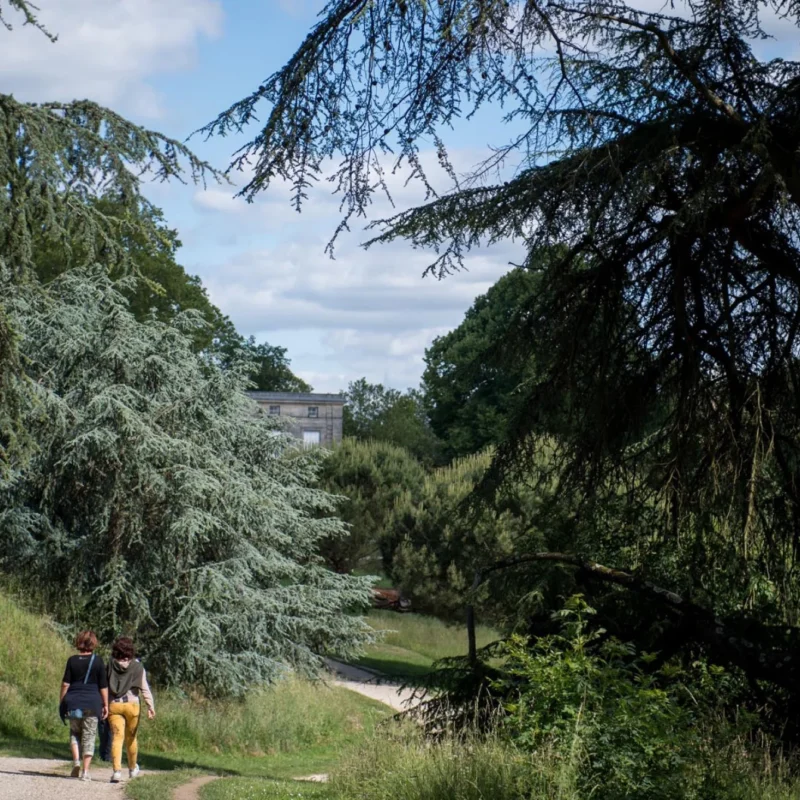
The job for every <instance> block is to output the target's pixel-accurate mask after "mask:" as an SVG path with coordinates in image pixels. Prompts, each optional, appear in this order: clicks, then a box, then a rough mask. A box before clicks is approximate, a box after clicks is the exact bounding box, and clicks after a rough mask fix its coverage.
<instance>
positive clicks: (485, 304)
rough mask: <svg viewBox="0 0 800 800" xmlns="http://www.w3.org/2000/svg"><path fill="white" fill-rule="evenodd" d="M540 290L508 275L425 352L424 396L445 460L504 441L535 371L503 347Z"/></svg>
mask: <svg viewBox="0 0 800 800" xmlns="http://www.w3.org/2000/svg"><path fill="white" fill-rule="evenodd" d="M538 286H539V280H538V277H537V276H536V275H535V274H533V273H531V272H528V271H526V270H522V269H515V270H512V271H511V272H510V273H508V275H504V276H503V277H502V278H500V280H499V281H498V282H497V283H496V284H495V285H494V286H493V287H492V288H491V289H489V291H488V292H487V293H486V294H485V295H481V296H480V297H478V298H477V299H476V300H475V302H474V303H473V304H472V306H471V308H470V309H469V310H468V311H467V314H466V316H465V318H464V321H463V322H462V323H461V324H460V325H459V326H458V327H457V328H456V329H455V330H453V331H451V332H450V333H448V334H445V335H444V336H440V337H438V338H437V339H435V340H434V342H433V344H432V345H431V346H430V347H429V348H428V349H427V350H426V352H425V364H426V368H425V372H424V374H423V376H422V395H423V397H424V402H425V408H426V409H427V412H428V416H429V419H430V424H431V427H432V428H433V430H434V432H435V433H436V435H437V436H438V437H439V439H441V440H442V441H443V442H444V443H445V447H446V452H447V455H448V456H450V457H454V456H464V455H471V454H472V453H477V452H479V451H481V450H483V449H485V448H486V447H488V446H491V445H498V444H501V443H502V442H503V441H504V440H505V438H506V435H507V433H508V424H509V417H510V415H511V414H512V410H513V409H514V408H515V407H516V406H517V405H519V404H521V403H522V399H523V397H524V396H525V385H524V383H525V381H526V379H527V378H529V377H531V376H532V370H533V369H534V365H533V364H532V363H530V362H528V361H526V360H525V358H524V357H523V358H521V359H520V358H515V354H514V353H513V352H507V351H506V350H505V348H504V345H505V342H506V340H507V338H508V332H509V329H511V328H513V327H514V326H515V325H518V324H519V321H518V317H519V315H520V314H521V313H524V311H525V309H526V308H527V306H528V304H529V303H530V301H531V298H532V297H533V296H534V295H535V293H536V291H537V289H538ZM525 355H527V353H526V354H525Z"/></svg>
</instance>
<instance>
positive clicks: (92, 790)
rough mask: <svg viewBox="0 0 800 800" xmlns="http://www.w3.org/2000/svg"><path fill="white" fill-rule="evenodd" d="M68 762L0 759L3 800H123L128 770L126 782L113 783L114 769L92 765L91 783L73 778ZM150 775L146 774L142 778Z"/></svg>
mask: <svg viewBox="0 0 800 800" xmlns="http://www.w3.org/2000/svg"><path fill="white" fill-rule="evenodd" d="M71 766H72V763H71V762H68V761H53V760H51V759H48V758H5V757H3V758H0V800H49V799H50V798H58V800H85V798H91V797H117V798H122V797H123V796H124V795H123V792H124V788H125V783H124V781H125V778H126V776H127V774H128V771H127V770H123V772H122V775H123V782H122V783H109V781H110V779H111V767H110V766H108V765H107V764H106V763H105V762H103V761H99V762H98V763H97V766H95V764H94V763H93V764H92V768H91V770H90V775H91V776H92V780H91V781H90V782H89V783H85V782H84V781H79V780H77V779H75V778H70V777H69V771H68V770H69V768H70V767H71ZM146 774H148V773H147V772H146V771H144V770H143V771H142V775H146Z"/></svg>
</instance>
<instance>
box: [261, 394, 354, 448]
mask: <svg viewBox="0 0 800 800" xmlns="http://www.w3.org/2000/svg"><path fill="white" fill-rule="evenodd" d="M247 394H248V396H249V397H251V398H252V399H253V400H255V401H256V402H257V403H258V404H259V406H261V408H262V409H263V410H264V413H265V414H269V415H270V416H273V417H280V418H281V419H283V420H287V421H288V423H289V431H290V432H291V433H292V435H294V436H295V437H297V438H298V439H300V440H301V441H302V442H303V444H304V445H306V447H311V446H313V445H322V446H323V447H330V446H331V445H333V444H336V443H338V442H341V441H342V411H343V409H344V398H343V397H342V396H341V395H338V394H305V393H300V392H248V393H247Z"/></svg>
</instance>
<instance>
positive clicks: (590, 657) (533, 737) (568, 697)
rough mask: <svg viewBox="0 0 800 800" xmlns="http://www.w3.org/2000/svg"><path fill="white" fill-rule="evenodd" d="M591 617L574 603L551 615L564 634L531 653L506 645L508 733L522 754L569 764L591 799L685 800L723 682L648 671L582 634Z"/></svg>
mask: <svg viewBox="0 0 800 800" xmlns="http://www.w3.org/2000/svg"><path fill="white" fill-rule="evenodd" d="M592 613H593V610H592V609H591V608H589V607H588V606H587V605H586V604H585V603H584V601H583V600H582V598H581V597H580V596H576V597H573V598H571V599H570V600H569V601H568V602H567V604H566V605H565V607H564V609H563V611H562V612H560V615H561V616H562V617H563V622H564V623H565V624H564V627H563V633H561V634H558V635H552V636H547V637H543V638H541V639H539V640H537V641H536V643H535V644H534V646H533V647H528V646H527V644H526V643H525V642H524V641H523V640H522V639H521V638H519V637H515V638H512V639H511V640H510V642H509V643H508V645H507V655H508V659H509V660H508V662H507V664H506V669H507V671H508V674H509V675H510V678H509V679H508V681H507V684H506V688H510V687H511V688H514V693H513V694H514V699H513V701H511V702H508V703H507V705H506V710H507V711H508V712H509V718H508V721H507V731H508V733H509V735H510V736H511V738H512V740H513V741H514V743H515V744H516V745H518V746H520V747H523V748H526V749H528V750H536V749H537V748H539V747H541V746H543V745H546V746H548V747H555V748H556V749H557V750H559V751H560V752H562V753H564V754H566V753H569V754H570V758H578V759H579V760H580V761H581V763H582V768H581V777H580V785H581V787H582V789H583V791H588V788H589V787H593V791H594V793H595V794H594V796H595V797H597V798H603V799H604V800H623V799H624V800H645V799H647V800H655V799H656V798H664V799H665V800H666V798H678V797H688V796H690V790H691V786H692V784H693V780H692V772H693V767H694V765H695V764H696V761H697V757H698V753H699V752H700V750H701V734H700V730H699V727H698V725H699V724H700V723H701V722H703V721H704V719H706V718H708V717H710V712H711V710H712V709H713V706H714V702H715V700H714V698H715V697H718V696H719V695H720V694H721V693H722V692H720V690H721V689H723V690H724V686H725V684H726V682H727V681H728V678H727V676H726V675H725V673H724V672H723V671H722V670H716V669H710V670H709V669H706V668H705V667H704V666H703V665H702V664H697V665H696V670H695V673H693V674H692V675H691V676H688V675H686V674H684V673H683V672H682V671H681V670H679V669H678V668H677V667H674V666H670V665H667V666H663V667H661V668H659V669H653V668H652V666H651V665H652V662H653V660H654V659H655V656H653V655H648V654H638V653H636V651H635V650H634V648H633V647H632V646H631V645H628V644H625V643H622V642H620V641H618V640H616V639H614V638H606V635H605V633H604V632H603V631H602V630H598V629H595V630H593V631H592V632H588V629H587V625H586V618H587V616H588V615H590V614H592ZM689 677H691V685H692V686H691V691H690V690H689V688H688V687H687V686H686V685H685V682H684V681H685V680H686V679H688V678H689Z"/></svg>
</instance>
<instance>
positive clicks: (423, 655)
mask: <svg viewBox="0 0 800 800" xmlns="http://www.w3.org/2000/svg"><path fill="white" fill-rule="evenodd" d="M367 621H368V622H369V624H370V625H372V627H373V628H375V629H376V630H383V631H387V633H386V635H385V636H384V638H383V641H381V642H379V643H378V644H374V645H371V646H370V647H368V648H366V653H365V655H364V656H362V657H361V658H360V659H359V660H358V661H357V662H356V663H357V664H359V665H361V666H363V667H368V668H369V669H375V670H378V671H379V672H383V673H385V674H386V675H392V676H395V677H398V678H410V679H413V678H415V677H418V676H420V675H425V674H427V673H428V672H430V667H431V664H433V662H434V661H437V660H438V659H440V658H447V657H448V656H462V655H466V653H467V631H466V627H465V626H464V625H448V624H447V623H446V622H442V620H440V619H436V618H435V617H426V616H423V615H421V614H413V613H410V614H398V613H397V612H395V611H380V610H373V611H370V613H369V614H368V615H367ZM475 633H476V638H477V642H478V647H484V646H485V645H487V644H490V643H491V642H494V641H495V640H497V639H499V638H500V634H499V633H498V632H497V631H496V630H494V629H492V628H489V627H486V626H483V625H479V626H478V628H477V630H476V632H475Z"/></svg>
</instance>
